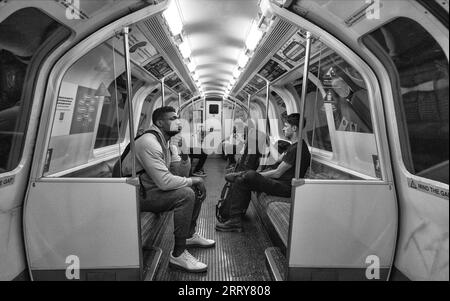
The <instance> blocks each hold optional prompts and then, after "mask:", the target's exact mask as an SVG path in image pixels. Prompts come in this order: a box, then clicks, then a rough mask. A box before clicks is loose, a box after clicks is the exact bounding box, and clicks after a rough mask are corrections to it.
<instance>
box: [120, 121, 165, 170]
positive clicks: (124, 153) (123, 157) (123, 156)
mask: <svg viewBox="0 0 450 301" xmlns="http://www.w3.org/2000/svg"><path fill="white" fill-rule="evenodd" d="M145 134H153V135H155V137H156V139H157V140H158V142H159V144H161V147H163V142H162V140H161V137H160V136H159V134H158V132H157V131H155V130H148V131H145V132H143V133H142V134H140V135H138V136H136V138H134V141H136V140H138V139H139V138H141V137H142V136H144V135H145ZM130 144H131V143H128V145H127V146H126V147H125V150H124V151H123V153H122V155H121V156H120V158H119V159H118V160H117V162H116V163H114V167H113V170H112V177H113V178H121V177H131V175H122V170H121V167H122V162H123V160H125V158H126V157H127V155H128V153H129V152H130V150H131V146H130ZM163 149H164V147H163ZM143 173H145V170H144V169H143V170H140V171H138V172H136V175H137V176H140V175H142V174H143Z"/></svg>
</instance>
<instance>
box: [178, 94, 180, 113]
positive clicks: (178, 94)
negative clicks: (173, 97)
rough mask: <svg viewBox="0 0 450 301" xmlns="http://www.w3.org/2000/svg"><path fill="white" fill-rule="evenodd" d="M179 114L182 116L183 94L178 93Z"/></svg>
mask: <svg viewBox="0 0 450 301" xmlns="http://www.w3.org/2000/svg"><path fill="white" fill-rule="evenodd" d="M178 114H181V93H178Z"/></svg>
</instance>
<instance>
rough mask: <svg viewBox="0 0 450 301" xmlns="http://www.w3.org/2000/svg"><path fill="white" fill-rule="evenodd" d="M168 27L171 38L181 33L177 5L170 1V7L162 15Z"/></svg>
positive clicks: (181, 24) (181, 26) (181, 25)
mask: <svg viewBox="0 0 450 301" xmlns="http://www.w3.org/2000/svg"><path fill="white" fill-rule="evenodd" d="M162 15H163V17H164V19H166V22H167V25H169V29H170V32H171V33H172V35H173V36H177V35H179V34H180V33H181V32H182V31H183V23H181V18H180V14H179V13H178V8H177V4H176V3H175V1H172V2H171V4H170V6H169V7H168V8H167V9H166V10H165V11H164V12H163V13H162Z"/></svg>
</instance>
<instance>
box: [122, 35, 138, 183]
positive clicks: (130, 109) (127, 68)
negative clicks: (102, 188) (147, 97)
mask: <svg viewBox="0 0 450 301" xmlns="http://www.w3.org/2000/svg"><path fill="white" fill-rule="evenodd" d="M129 32H130V28H129V27H127V26H126V27H124V28H123V37H124V39H123V46H124V51H125V71H126V73H127V96H128V123H129V127H130V152H131V154H133V156H131V176H132V177H133V178H136V156H134V154H135V153H136V152H135V144H134V136H135V134H134V118H133V103H132V99H131V97H132V94H133V93H132V91H131V89H132V85H131V66H130V45H129V44H128V34H129Z"/></svg>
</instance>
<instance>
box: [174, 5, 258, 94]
mask: <svg viewBox="0 0 450 301" xmlns="http://www.w3.org/2000/svg"><path fill="white" fill-rule="evenodd" d="M174 3H175V4H176V5H177V7H178V10H179V13H180V16H181V20H182V23H183V36H184V39H185V40H186V41H187V42H188V44H189V46H190V48H191V50H192V54H191V60H192V61H193V62H194V63H195V65H196V66H197V67H196V69H195V73H196V74H197V75H198V78H199V83H200V84H199V86H201V87H202V88H203V91H204V93H205V95H208V94H219V92H220V91H225V90H226V88H227V87H228V86H229V84H230V81H231V80H232V79H233V71H234V70H235V69H236V68H237V65H238V59H239V56H240V55H241V54H242V52H243V50H244V49H245V40H246V38H247V35H248V33H249V32H250V27H251V25H252V22H253V20H255V19H256V18H257V17H258V4H259V0H244V1H243V0H174ZM199 12H201V13H199ZM223 94H225V93H223Z"/></svg>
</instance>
